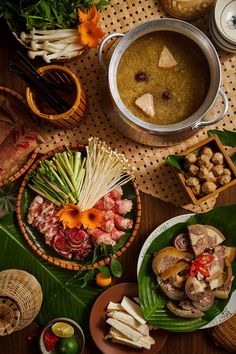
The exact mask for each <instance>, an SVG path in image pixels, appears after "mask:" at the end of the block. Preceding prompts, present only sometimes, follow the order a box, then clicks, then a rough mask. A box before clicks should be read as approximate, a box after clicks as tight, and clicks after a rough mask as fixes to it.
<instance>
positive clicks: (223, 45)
mask: <svg viewBox="0 0 236 354" xmlns="http://www.w3.org/2000/svg"><path fill="white" fill-rule="evenodd" d="M209 31H210V34H211V37H212V39H213V41H214V42H215V44H216V45H217V46H218V47H219V48H220V49H223V50H224V51H226V52H230V53H236V45H235V46H234V45H232V44H231V43H229V42H227V41H226V40H225V39H224V38H223V37H222V36H221V35H220V33H219V31H218V30H217V27H216V24H215V20H214V16H213V15H211V17H210V19H209Z"/></svg>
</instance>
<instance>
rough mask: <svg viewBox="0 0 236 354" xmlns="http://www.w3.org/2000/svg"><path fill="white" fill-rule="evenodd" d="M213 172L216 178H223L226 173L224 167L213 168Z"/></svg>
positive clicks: (216, 166)
mask: <svg viewBox="0 0 236 354" xmlns="http://www.w3.org/2000/svg"><path fill="white" fill-rule="evenodd" d="M212 172H213V174H214V176H216V177H218V176H222V175H223V173H224V167H223V165H215V166H214V167H213V168H212Z"/></svg>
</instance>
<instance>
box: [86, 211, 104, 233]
mask: <svg viewBox="0 0 236 354" xmlns="http://www.w3.org/2000/svg"><path fill="white" fill-rule="evenodd" d="M101 221H102V211H101V210H97V209H95V208H91V209H87V210H85V211H84V212H83V213H82V217H81V223H82V224H83V226H84V228H85V229H86V228H89V229H96V227H99V226H101Z"/></svg>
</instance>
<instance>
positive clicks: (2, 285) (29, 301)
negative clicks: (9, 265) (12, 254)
mask: <svg viewBox="0 0 236 354" xmlns="http://www.w3.org/2000/svg"><path fill="white" fill-rule="evenodd" d="M5 299H9V301H7V302H4V300H5ZM42 299H43V295H42V290H41V286H40V284H39V282H38V281H37V279H36V278H35V277H34V276H33V275H32V274H30V273H28V272H26V271H24V270H20V269H7V270H4V271H2V272H0V305H1V306H2V308H1V307H0V314H1V313H2V314H3V315H4V318H5V320H4V321H3V323H2V325H3V327H5V331H3V333H5V332H7V328H10V327H9V323H8V322H7V320H6V319H7V318H8V321H9V322H10V323H11V317H10V313H12V311H13V312H14V313H16V314H17V313H18V312H17V308H18V311H19V313H20V317H19V321H18V323H17V321H16V323H15V324H14V330H15V331H18V330H20V329H22V328H25V327H27V326H28V325H29V324H30V323H31V322H32V321H33V320H34V318H35V317H36V316H37V314H38V313H39V310H40V307H41V304H42ZM14 304H15V306H14ZM6 306H8V308H9V311H8V312H9V315H8V317H7V318H6V312H7V308H6ZM16 307H17V308H16ZM16 317H18V316H16ZM11 326H13V324H12V325H11ZM0 330H1V327H0ZM6 334H7V333H6ZM0 335H1V332H0Z"/></svg>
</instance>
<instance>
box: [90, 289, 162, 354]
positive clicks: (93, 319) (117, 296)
mask: <svg viewBox="0 0 236 354" xmlns="http://www.w3.org/2000/svg"><path fill="white" fill-rule="evenodd" d="M123 296H127V297H129V298H130V299H131V300H132V298H133V297H135V296H138V284H136V283H120V284H116V285H113V286H111V287H110V288H108V289H107V290H106V291H104V292H103V293H102V294H101V295H100V296H99V297H98V298H97V300H96V301H95V303H94V305H93V308H92V311H91V313H90V319H89V328H90V333H91V336H92V338H93V340H94V342H95V344H96V345H97V347H98V348H99V349H100V350H101V351H102V353H104V354H110V353H112V354H124V353H129V354H135V353H137V354H138V353H140V354H148V353H149V354H157V353H158V352H159V351H160V350H161V349H162V348H163V346H164V345H165V343H166V341H167V338H168V332H167V331H164V330H162V329H158V330H153V331H151V332H150V335H151V336H152V337H153V338H154V339H155V344H154V345H152V346H151V348H150V350H148V349H144V348H142V349H135V348H132V347H129V346H126V345H122V344H117V343H112V342H111V341H110V340H107V339H105V336H106V335H107V333H108V332H109V329H110V325H108V324H107V323H106V319H107V317H106V312H107V311H106V308H107V305H108V303H109V302H110V301H112V302H115V303H119V302H121V300H122V298H123Z"/></svg>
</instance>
